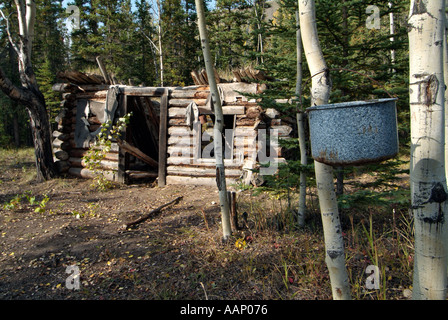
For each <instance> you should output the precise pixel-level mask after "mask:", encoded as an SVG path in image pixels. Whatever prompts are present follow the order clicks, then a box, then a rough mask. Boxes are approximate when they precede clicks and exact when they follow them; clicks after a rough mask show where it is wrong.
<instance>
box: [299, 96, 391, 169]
mask: <svg viewBox="0 0 448 320" xmlns="http://www.w3.org/2000/svg"><path fill="white" fill-rule="evenodd" d="M396 100H397V99H378V100H370V101H354V102H345V103H335V104H327V105H321V106H314V107H310V108H308V109H307V113H308V118H309V125H310V140H311V153H312V157H313V159H314V160H316V161H319V162H322V163H325V164H328V165H332V166H349V165H362V164H367V163H374V162H380V161H384V160H387V159H390V158H393V157H394V156H396V155H397V153H398V129H397V109H396V105H395V102H396Z"/></svg>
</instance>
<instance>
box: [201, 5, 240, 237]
mask: <svg viewBox="0 0 448 320" xmlns="http://www.w3.org/2000/svg"><path fill="white" fill-rule="evenodd" d="M195 2H196V12H197V15H198V26H199V35H200V37H201V47H202V52H203V54H204V62H205V69H206V71H207V77H208V81H209V86H210V93H211V95H212V101H213V106H214V114H215V124H214V127H213V142H214V153H215V159H216V184H217V186H218V191H219V201H220V206H221V221H222V231H223V239H224V240H227V239H228V237H229V236H230V235H231V224H230V209H229V202H228V200H227V186H226V176H225V167H224V159H223V142H222V139H223V126H224V116H223V113H222V105H221V99H220V96H219V91H218V86H217V84H216V80H215V72H214V69H213V59H212V56H211V52H210V44H209V40H208V34H207V27H206V25H205V12H204V2H203V0H195Z"/></svg>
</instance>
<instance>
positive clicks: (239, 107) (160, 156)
mask: <svg viewBox="0 0 448 320" xmlns="http://www.w3.org/2000/svg"><path fill="white" fill-rule="evenodd" d="M59 78H60V79H62V80H63V81H62V82H61V83H58V84H55V85H54V86H53V90H55V91H58V92H61V93H62V102H61V107H62V108H61V112H60V113H59V115H58V116H57V117H56V119H55V120H56V123H57V129H56V130H54V132H53V138H54V140H53V150H54V158H55V162H56V165H57V168H58V170H59V172H60V173H62V174H69V175H73V176H77V177H82V178H93V176H94V173H93V172H92V171H90V170H89V169H87V168H86V165H85V161H83V156H84V155H86V153H87V151H88V149H89V148H90V147H91V146H92V142H93V140H94V139H95V135H96V134H97V133H98V131H99V128H101V125H102V124H103V123H104V122H105V121H107V120H114V119H117V118H118V117H122V116H123V115H125V114H127V113H129V112H132V116H131V118H130V123H129V124H128V125H127V126H126V128H125V132H124V134H123V139H122V140H121V141H118V142H114V143H113V144H112V149H111V150H110V152H109V153H108V154H107V155H106V157H105V159H104V160H103V161H102V162H101V167H102V169H103V170H104V173H105V176H106V177H107V179H109V180H112V181H116V182H120V183H125V184H130V183H136V182H138V181H147V180H148V179H149V180H155V179H157V181H158V185H159V186H165V185H166V184H194V185H216V182H215V159H214V152H213V121H214V117H213V103H212V102H211V101H210V100H211V99H210V96H211V95H210V90H209V87H208V85H207V84H202V83H200V82H196V81H195V83H197V84H196V85H194V86H187V87H164V88H157V87H137V86H131V85H119V84H110V83H108V82H106V83H105V81H104V80H102V79H101V77H100V76H95V75H87V74H84V73H81V72H65V73H64V74H63V75H60V76H59ZM218 87H219V90H220V96H221V100H222V108H223V113H224V122H225V124H224V128H225V137H223V142H224V145H225V148H224V149H225V150H224V162H225V167H226V178H227V179H228V180H227V184H228V185H229V184H233V183H245V184H254V185H257V184H260V183H261V182H260V181H262V177H261V176H259V175H256V174H255V173H254V171H253V169H255V168H256V167H257V166H258V165H259V164H260V163H261V162H263V161H264V163H268V165H269V166H270V167H273V168H275V165H276V164H278V163H280V162H284V161H285V158H284V156H283V150H282V148H281V147H280V145H279V143H278V139H282V138H289V137H291V136H292V135H293V126H294V120H293V119H290V118H285V117H281V116H280V113H279V112H278V111H276V110H274V109H267V110H263V109H262V108H261V107H260V106H259V105H258V104H257V101H256V100H255V99H251V98H248V97H247V94H258V93H260V92H262V91H263V90H264V87H263V85H262V84H259V83H247V82H232V83H218ZM285 119H286V120H285ZM273 130H275V131H273ZM269 133H271V135H270V134H269ZM277 134H278V135H277ZM266 135H267V138H266ZM277 136H278V138H277ZM261 149H263V150H264V151H263V152H261ZM260 178H261V179H260Z"/></svg>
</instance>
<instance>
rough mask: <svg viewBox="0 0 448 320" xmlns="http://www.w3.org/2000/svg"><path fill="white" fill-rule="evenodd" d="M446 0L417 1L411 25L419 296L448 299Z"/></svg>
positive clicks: (412, 173)
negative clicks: (445, 115) (447, 288)
mask: <svg viewBox="0 0 448 320" xmlns="http://www.w3.org/2000/svg"><path fill="white" fill-rule="evenodd" d="M444 22H445V0H441V1H422V0H411V7H410V15H409V20H408V25H409V63H410V82H409V83H410V84H409V87H410V88H409V89H410V90H409V91H410V108H411V167H410V180H411V201H412V211H413V214H414V226H415V259H414V283H413V299H446V286H447V249H446V232H447V230H446V227H447V224H446V217H445V214H446V209H447V208H446V199H447V193H446V177H445V167H444V165H445V151H444V148H445V132H444V129H445V120H444V113H445V109H444V108H445V92H444V91H445V82H444V73H443V69H444V68H443V42H444V41H445V40H444V34H445V24H444Z"/></svg>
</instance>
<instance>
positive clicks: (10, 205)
mask: <svg viewBox="0 0 448 320" xmlns="http://www.w3.org/2000/svg"><path fill="white" fill-rule="evenodd" d="M25 199H26V202H25V201H24V200H25ZM48 201H50V198H49V197H48V195H46V194H45V195H44V198H43V199H42V200H41V201H39V200H37V199H36V196H33V195H32V194H31V191H26V192H24V193H22V194H17V195H15V197H14V198H12V199H11V200H10V201H9V202H7V203H5V204H3V208H5V209H6V210H18V209H22V208H23V205H30V206H37V208H35V209H34V212H37V213H43V212H45V210H46V206H47V203H48Z"/></svg>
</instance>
